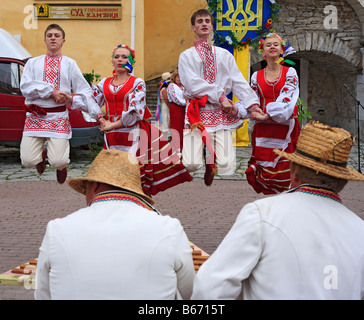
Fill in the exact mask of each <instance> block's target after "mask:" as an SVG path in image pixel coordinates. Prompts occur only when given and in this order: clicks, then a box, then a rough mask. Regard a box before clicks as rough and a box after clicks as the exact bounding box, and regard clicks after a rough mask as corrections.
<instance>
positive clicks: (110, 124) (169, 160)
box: [94, 45, 192, 196]
mask: <svg viewBox="0 0 364 320" xmlns="http://www.w3.org/2000/svg"><path fill="white" fill-rule="evenodd" d="M134 63H135V52H134V50H132V49H130V48H129V47H128V46H126V45H119V46H118V47H116V48H115V49H114V50H113V54H112V64H113V66H114V71H113V74H114V76H113V77H110V78H104V79H102V80H101V81H100V83H99V84H98V85H97V89H96V90H95V93H94V97H95V100H96V101H97V103H98V104H99V105H100V106H102V105H103V104H105V110H106V113H105V116H104V117H105V121H103V124H102V125H101V128H100V129H101V131H103V132H104V140H105V146H104V148H106V149H118V150H123V151H127V152H129V153H131V154H133V155H134V156H136V157H137V159H138V161H139V164H140V170H141V180H142V187H143V191H144V192H145V193H146V194H147V195H149V196H152V195H155V194H157V193H158V192H160V191H164V190H166V189H168V188H170V187H173V186H175V185H177V184H179V183H182V182H185V181H191V180H192V177H191V176H190V175H189V173H188V172H187V170H186V169H185V167H184V166H183V165H182V163H181V159H180V157H179V156H178V155H177V153H176V152H175V151H174V150H173V149H172V148H171V146H170V145H169V143H168V141H167V140H166V139H165V137H164V136H163V134H162V133H161V132H160V130H159V129H157V128H156V127H155V126H153V125H151V124H150V123H149V122H148V121H146V120H147V119H149V118H151V116H152V115H151V113H150V111H149V109H148V107H147V105H146V85H145V82H144V81H143V80H142V79H140V78H137V77H134V76H132V75H131V72H132V71H133V65H134Z"/></svg>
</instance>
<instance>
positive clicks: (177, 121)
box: [169, 102, 185, 152]
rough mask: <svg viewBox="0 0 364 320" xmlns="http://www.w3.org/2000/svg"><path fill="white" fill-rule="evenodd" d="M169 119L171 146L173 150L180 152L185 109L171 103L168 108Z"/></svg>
mask: <svg viewBox="0 0 364 320" xmlns="http://www.w3.org/2000/svg"><path fill="white" fill-rule="evenodd" d="M169 118H170V126H171V145H172V147H173V148H174V149H175V150H179V151H180V152H181V151H182V147H183V129H184V126H185V107H183V106H179V105H178V104H175V103H173V102H172V103H171V105H170V107H169Z"/></svg>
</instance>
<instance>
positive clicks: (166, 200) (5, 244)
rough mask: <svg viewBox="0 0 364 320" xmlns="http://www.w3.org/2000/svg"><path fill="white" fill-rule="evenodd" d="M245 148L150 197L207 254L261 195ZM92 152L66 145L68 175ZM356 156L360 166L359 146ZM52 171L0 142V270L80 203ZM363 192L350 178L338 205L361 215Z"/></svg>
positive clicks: (83, 167) (6, 290)
mask: <svg viewBox="0 0 364 320" xmlns="http://www.w3.org/2000/svg"><path fill="white" fill-rule="evenodd" d="M361 150H364V146H363V148H361ZM250 152H251V149H250V148H249V147H239V148H237V169H236V172H235V174H234V175H231V176H224V177H223V176H221V177H216V179H215V181H214V183H213V184H212V186H210V187H206V186H205V185H204V183H203V179H202V177H203V169H201V170H200V171H198V172H196V173H195V174H194V175H193V176H194V180H193V181H192V182H189V183H183V184H181V185H178V186H176V187H174V188H171V189H169V190H167V191H165V192H162V193H160V194H158V195H157V196H155V197H154V199H155V207H156V208H158V209H159V210H160V211H161V212H162V214H165V215H170V216H172V217H176V218H178V219H179V220H180V221H181V223H182V224H183V226H184V228H185V231H186V233H187V236H188V237H189V239H190V240H191V241H192V242H193V243H195V244H196V245H197V246H199V247H200V248H202V249H203V250H205V251H206V252H208V253H209V254H212V253H213V252H214V250H215V249H216V248H217V246H218V244H219V243H220V242H221V241H222V239H223V238H224V236H225V235H226V233H227V232H228V230H229V229H230V227H231V226H232V224H233V223H234V221H235V219H236V216H237V214H238V213H239V211H240V210H241V208H242V207H243V206H244V205H245V204H246V203H249V202H251V201H254V200H256V199H259V198H262V197H263V196H262V195H257V194H256V193H255V192H254V190H252V188H251V187H250V186H249V185H248V184H247V182H246V181H245V177H244V171H245V169H246V166H247V161H248V159H249V158H250ZM96 154H97V152H96V151H92V150H84V149H72V151H71V163H70V165H69V168H68V169H69V170H68V177H76V176H84V175H85V174H86V172H87V170H88V168H89V165H90V164H91V162H92V160H93V158H94V157H95V156H96ZM357 154H358V153H357V148H353V152H352V154H351V156H350V166H351V167H353V168H354V169H356V170H358V162H359V161H358V157H357ZM361 155H362V156H361V158H360V162H361V165H362V169H364V166H363V164H364V157H363V151H361ZM55 175H56V173H55V171H54V170H53V169H52V168H50V167H47V168H46V170H45V172H44V174H43V175H42V176H39V175H38V174H37V172H36V170H35V168H33V169H26V168H23V167H22V165H21V164H20V160H19V149H17V148H5V147H0V273H1V272H5V271H7V270H10V269H11V268H13V267H15V266H18V265H19V264H21V263H24V262H27V261H29V260H30V259H34V258H36V257H37V255H38V250H39V246H40V244H41V241H42V238H43V235H44V232H45V228H46V225H47V223H48V221H49V220H52V219H55V218H58V217H64V216H66V215H68V214H70V213H72V212H74V211H76V210H78V209H79V208H81V207H84V206H85V199H84V197H83V196H82V195H80V194H77V193H76V192H74V191H73V190H72V189H71V188H69V187H68V185H66V184H63V185H59V184H58V183H57V182H56V181H55V180H56V177H55ZM363 194H364V183H360V182H350V183H349V184H348V186H347V187H346V188H345V189H344V191H343V192H342V193H341V197H342V199H343V202H344V204H345V205H346V206H348V207H349V208H350V209H351V210H353V211H354V212H356V213H357V214H358V215H359V216H360V217H362V218H364V209H363V207H362V200H361V199H362V195H363ZM95 258H97V257H95ZM33 294H34V292H33V290H32V289H28V290H27V289H25V288H24V287H14V286H0V300H1V299H3V300H32V299H33Z"/></svg>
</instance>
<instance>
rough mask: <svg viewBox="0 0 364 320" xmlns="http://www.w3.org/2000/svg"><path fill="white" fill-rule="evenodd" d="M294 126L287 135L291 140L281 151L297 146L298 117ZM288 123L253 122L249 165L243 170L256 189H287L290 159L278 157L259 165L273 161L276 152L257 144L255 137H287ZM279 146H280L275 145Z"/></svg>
mask: <svg viewBox="0 0 364 320" xmlns="http://www.w3.org/2000/svg"><path fill="white" fill-rule="evenodd" d="M294 120H295V126H294V128H293V130H292V132H291V133H290V135H289V140H290V142H289V143H288V146H287V147H286V148H285V150H284V151H286V152H288V153H292V152H294V151H295V150H296V147H297V141H298V137H299V135H300V131H301V129H300V124H299V122H298V120H297V119H294ZM287 134H288V126H286V125H281V124H279V123H271V124H267V123H257V124H256V125H255V126H254V129H253V132H252V137H251V142H252V157H251V158H250V160H249V163H248V169H247V170H246V171H245V174H246V178H247V181H248V183H249V184H250V185H251V186H252V187H253V188H254V190H255V191H256V192H257V193H263V194H277V193H281V192H284V191H287V190H288V189H289V187H290V184H291V171H290V166H291V164H290V161H289V160H287V159H286V158H283V157H280V158H279V160H278V161H276V164H275V165H262V162H263V163H264V162H265V163H273V162H275V160H276V159H277V157H278V155H277V154H276V153H274V151H273V149H275V148H272V147H269V145H267V146H264V145H263V146H262V145H260V146H257V144H256V141H257V138H263V139H264V138H270V139H277V140H284V139H287ZM277 149H281V148H277Z"/></svg>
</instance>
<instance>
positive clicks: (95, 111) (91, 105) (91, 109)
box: [71, 61, 103, 119]
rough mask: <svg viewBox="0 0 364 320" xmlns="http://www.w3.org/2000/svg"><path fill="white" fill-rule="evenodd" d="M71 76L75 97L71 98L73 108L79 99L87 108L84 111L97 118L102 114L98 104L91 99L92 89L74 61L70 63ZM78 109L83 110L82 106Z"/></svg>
mask: <svg viewBox="0 0 364 320" xmlns="http://www.w3.org/2000/svg"><path fill="white" fill-rule="evenodd" d="M71 77H72V78H71V85H72V90H73V92H74V94H75V95H76V96H75V97H76V100H75V97H74V98H73V103H75V105H74V106H73V108H74V109H75V108H77V105H78V104H79V101H80V100H82V101H83V104H84V105H85V106H86V108H87V110H86V111H87V112H88V113H89V114H90V116H91V117H92V118H94V119H97V118H98V117H99V116H102V115H103V113H102V110H101V108H100V106H99V105H98V104H97V103H96V102H95V100H94V99H93V91H92V89H91V87H90V85H89V84H88V82H87V81H86V79H85V78H84V76H83V74H82V72H81V70H80V68H79V67H78V65H77V63H76V62H75V61H73V64H72V68H71ZM77 96H78V97H77ZM73 103H72V104H73ZM80 109H81V110H83V109H84V107H83V108H80Z"/></svg>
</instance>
